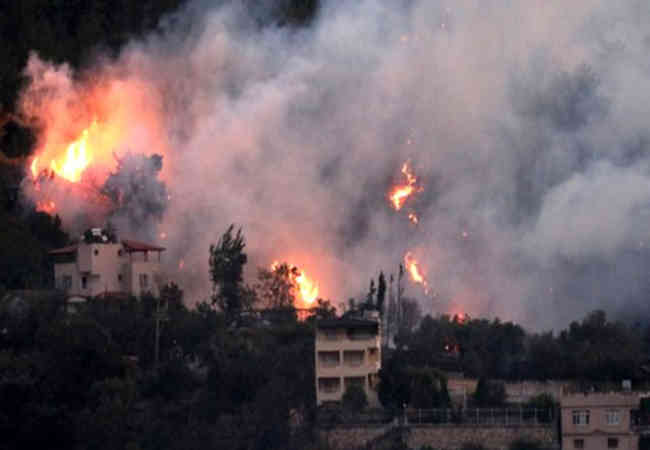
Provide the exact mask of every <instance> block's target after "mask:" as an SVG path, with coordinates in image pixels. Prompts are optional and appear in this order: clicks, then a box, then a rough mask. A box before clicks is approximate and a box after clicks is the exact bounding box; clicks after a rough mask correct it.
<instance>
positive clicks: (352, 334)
mask: <svg viewBox="0 0 650 450" xmlns="http://www.w3.org/2000/svg"><path fill="white" fill-rule="evenodd" d="M373 337H374V335H373V334H372V333H371V332H370V331H369V330H365V329H351V330H348V339H350V340H352V341H365V340H367V339H372V338H373Z"/></svg>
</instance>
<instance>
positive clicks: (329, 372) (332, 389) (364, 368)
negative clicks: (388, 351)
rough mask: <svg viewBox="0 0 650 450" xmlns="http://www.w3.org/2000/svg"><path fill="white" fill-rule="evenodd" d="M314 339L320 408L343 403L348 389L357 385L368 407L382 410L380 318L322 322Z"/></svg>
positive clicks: (317, 398) (318, 325)
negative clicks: (378, 393)
mask: <svg viewBox="0 0 650 450" xmlns="http://www.w3.org/2000/svg"><path fill="white" fill-rule="evenodd" d="M315 339H316V342H315V344H316V345H315V351H316V355H315V356H316V358H315V360H316V370H315V372H316V401H317V404H318V405H323V404H328V403H330V404H337V403H340V402H341V400H342V398H343V394H344V393H345V391H346V389H347V388H349V387H350V386H352V385H357V386H360V387H362V388H363V389H364V391H365V392H366V397H367V398H368V405H369V406H371V407H376V406H379V399H378V397H377V386H378V384H379V375H378V374H379V369H380V368H381V329H380V326H379V319H378V317H365V318H341V319H327V320H320V321H318V322H317V325H316V336H315Z"/></svg>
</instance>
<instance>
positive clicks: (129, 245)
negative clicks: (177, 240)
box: [122, 239, 165, 252]
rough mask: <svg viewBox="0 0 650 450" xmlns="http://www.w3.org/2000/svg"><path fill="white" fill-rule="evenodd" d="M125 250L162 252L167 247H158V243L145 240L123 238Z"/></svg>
mask: <svg viewBox="0 0 650 450" xmlns="http://www.w3.org/2000/svg"><path fill="white" fill-rule="evenodd" d="M122 245H123V246H124V250H126V251H127V252H162V251H163V250H165V247H158V246H156V245H151V244H146V243H144V242H138V241H131V240H126V239H123V240H122Z"/></svg>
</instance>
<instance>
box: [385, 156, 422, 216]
mask: <svg viewBox="0 0 650 450" xmlns="http://www.w3.org/2000/svg"><path fill="white" fill-rule="evenodd" d="M402 175H404V178H405V181H404V183H402V184H398V185H397V186H395V187H393V188H392V189H391V191H390V192H389V194H388V199H389V201H390V203H391V206H392V207H393V208H394V209H395V211H400V210H401V209H402V208H403V207H404V204H405V203H406V201H407V200H408V199H409V198H411V197H412V196H413V195H414V194H416V193H418V192H421V191H422V190H423V188H422V186H418V184H417V183H418V179H417V177H416V176H415V174H414V173H413V170H412V169H411V165H410V161H406V162H405V163H404V164H403V165H402ZM408 218H409V220H410V221H411V222H412V223H414V224H416V225H417V223H418V222H419V219H418V216H417V214H415V212H413V211H410V212H409V213H408Z"/></svg>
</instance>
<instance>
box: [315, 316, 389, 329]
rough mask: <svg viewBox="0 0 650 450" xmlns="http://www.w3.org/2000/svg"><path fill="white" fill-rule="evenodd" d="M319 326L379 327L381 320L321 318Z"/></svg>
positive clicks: (317, 323)
mask: <svg viewBox="0 0 650 450" xmlns="http://www.w3.org/2000/svg"><path fill="white" fill-rule="evenodd" d="M316 326H317V327H318V328H329V329H332V328H377V327H379V322H377V321H375V320H367V319H353V318H347V317H346V318H342V319H321V320H319V321H317V322H316Z"/></svg>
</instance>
